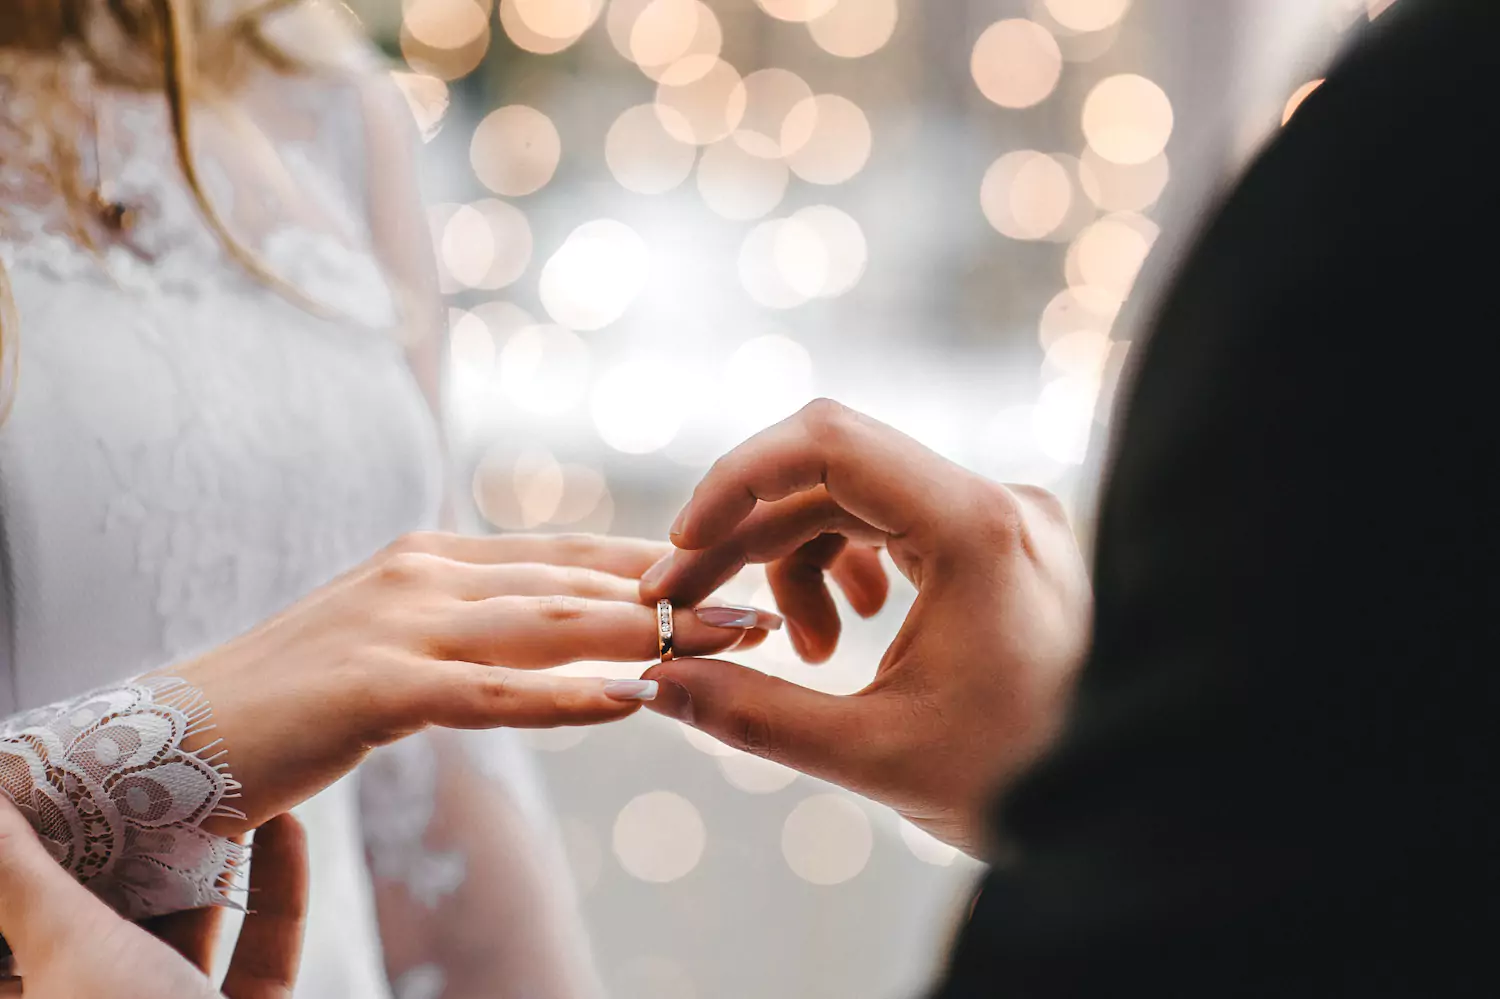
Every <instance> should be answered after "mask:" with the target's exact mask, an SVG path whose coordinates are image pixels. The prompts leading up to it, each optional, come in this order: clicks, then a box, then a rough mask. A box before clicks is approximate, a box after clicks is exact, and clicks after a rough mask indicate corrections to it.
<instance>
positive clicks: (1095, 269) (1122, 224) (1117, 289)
mask: <svg viewBox="0 0 1500 999" xmlns="http://www.w3.org/2000/svg"><path fill="white" fill-rule="evenodd" d="M1156 233H1157V227H1156V226H1155V225H1154V224H1153V223H1152V222H1150V221H1148V220H1147V219H1144V218H1141V217H1140V216H1138V215H1109V216H1106V217H1104V218H1102V219H1100V220H1099V221H1097V222H1095V223H1094V224H1093V225H1091V226H1089V227H1088V228H1087V229H1085V230H1084V231H1083V232H1082V233H1081V234H1080V235H1079V237H1078V238H1077V239H1076V240H1074V241H1073V244H1072V246H1070V247H1069V248H1068V258H1067V264H1066V268H1067V272H1068V274H1067V276H1068V283H1069V284H1070V285H1089V286H1091V287H1093V288H1097V289H1099V290H1101V291H1105V292H1108V293H1109V294H1110V295H1112V296H1114V297H1115V298H1116V299H1117V300H1118V301H1121V302H1123V301H1124V300H1125V299H1126V298H1127V297H1128V296H1129V294H1130V289H1131V287H1132V286H1133V285H1134V284H1135V278H1136V275H1137V274H1139V273H1140V269H1141V265H1142V264H1143V263H1145V261H1146V255H1147V254H1148V253H1150V252H1151V245H1152V244H1153V243H1154V242H1155V241H1156Z"/></svg>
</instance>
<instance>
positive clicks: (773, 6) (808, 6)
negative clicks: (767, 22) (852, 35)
mask: <svg viewBox="0 0 1500 999" xmlns="http://www.w3.org/2000/svg"><path fill="white" fill-rule="evenodd" d="M755 2H756V4H758V5H759V6H760V9H761V10H763V11H765V12H766V13H767V14H770V15H771V16H772V17H774V18H777V19H778V20H781V21H811V20H812V19H813V18H815V17H822V16H823V15H824V14H826V13H828V12H829V11H830V10H832V9H833V7H834V5H835V4H836V3H838V0H755Z"/></svg>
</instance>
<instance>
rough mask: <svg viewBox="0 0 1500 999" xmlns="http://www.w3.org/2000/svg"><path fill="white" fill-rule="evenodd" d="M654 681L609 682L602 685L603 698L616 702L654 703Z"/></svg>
mask: <svg viewBox="0 0 1500 999" xmlns="http://www.w3.org/2000/svg"><path fill="white" fill-rule="evenodd" d="M658 689H659V688H658V687H657V684H656V681H655V680H611V681H609V682H608V683H606V684H605V685H604V696H605V697H609V698H613V699H614V700H616V701H654V700H656V694H657V690H658Z"/></svg>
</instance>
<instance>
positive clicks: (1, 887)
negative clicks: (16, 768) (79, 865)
mask: <svg viewBox="0 0 1500 999" xmlns="http://www.w3.org/2000/svg"><path fill="white" fill-rule="evenodd" d="M103 907H104V903H102V902H100V901H99V900H98V899H96V898H95V897H94V896H93V895H92V894H90V893H89V891H88V889H87V888H84V887H83V886H82V885H80V884H79V883H78V882H77V881H75V880H73V876H72V875H71V874H69V873H68V872H67V871H65V870H63V868H62V867H61V866H60V865H59V864H58V862H57V861H56V860H55V859H54V858H53V856H52V855H51V854H50V853H48V852H47V849H46V847H44V846H43V845H42V842H41V840H39V839H38V838H37V835H36V833H35V831H33V830H32V828H31V825H30V823H28V822H27V821H26V819H25V817H24V816H23V815H22V814H21V812H20V811H19V810H17V808H16V806H15V805H14V804H12V803H11V800H10V798H9V797H7V796H6V795H5V794H0V936H4V937H5V940H6V942H7V943H8V944H9V945H10V947H11V949H12V950H13V951H14V952H15V954H16V957H17V959H18V960H19V962H20V964H21V966H22V967H23V968H24V967H26V965H27V964H28V963H30V964H33V965H35V964H39V963H42V962H43V961H44V960H45V959H46V956H47V953H46V951H45V949H47V948H53V947H65V946H66V944H65V943H64V941H65V940H68V939H71V938H72V937H73V934H75V933H77V932H79V930H80V927H81V925H83V924H86V923H87V921H88V920H89V919H92V918H95V917H96V915H97V913H96V910H98V909H102V908H103Z"/></svg>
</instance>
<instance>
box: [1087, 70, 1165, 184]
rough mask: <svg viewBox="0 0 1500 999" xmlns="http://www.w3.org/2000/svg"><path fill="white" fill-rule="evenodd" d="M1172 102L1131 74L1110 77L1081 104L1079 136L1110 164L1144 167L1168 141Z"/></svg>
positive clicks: (1149, 82) (1158, 89)
mask: <svg viewBox="0 0 1500 999" xmlns="http://www.w3.org/2000/svg"><path fill="white" fill-rule="evenodd" d="M1172 123H1173V121H1172V102H1171V101H1170V100H1168V99H1167V95H1166V94H1165V93H1164V92H1163V91H1162V89H1161V87H1158V86H1157V85H1156V84H1155V83H1152V82H1151V81H1150V80H1148V79H1146V78H1145V77H1144V76H1136V75H1134V74H1131V73H1126V74H1122V75H1120V76H1111V77H1109V78H1108V79H1106V80H1102V81H1100V83H1099V84H1098V85H1097V86H1095V87H1094V89H1093V90H1092V91H1090V93H1089V95H1088V98H1087V99H1086V100H1085V101H1084V103H1083V134H1084V136H1085V137H1086V138H1087V139H1088V142H1089V146H1090V147H1091V148H1092V149H1093V150H1094V151H1095V152H1096V153H1098V154H1099V155H1100V156H1102V157H1104V158H1105V159H1106V160H1109V161H1110V162H1111V163H1120V164H1124V165H1127V166H1130V165H1134V164H1138V163H1145V162H1146V161H1147V160H1149V159H1151V158H1153V157H1155V156H1157V155H1159V154H1160V153H1161V151H1162V150H1163V149H1165V148H1166V146H1167V140H1168V139H1170V138H1171V137H1172Z"/></svg>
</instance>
